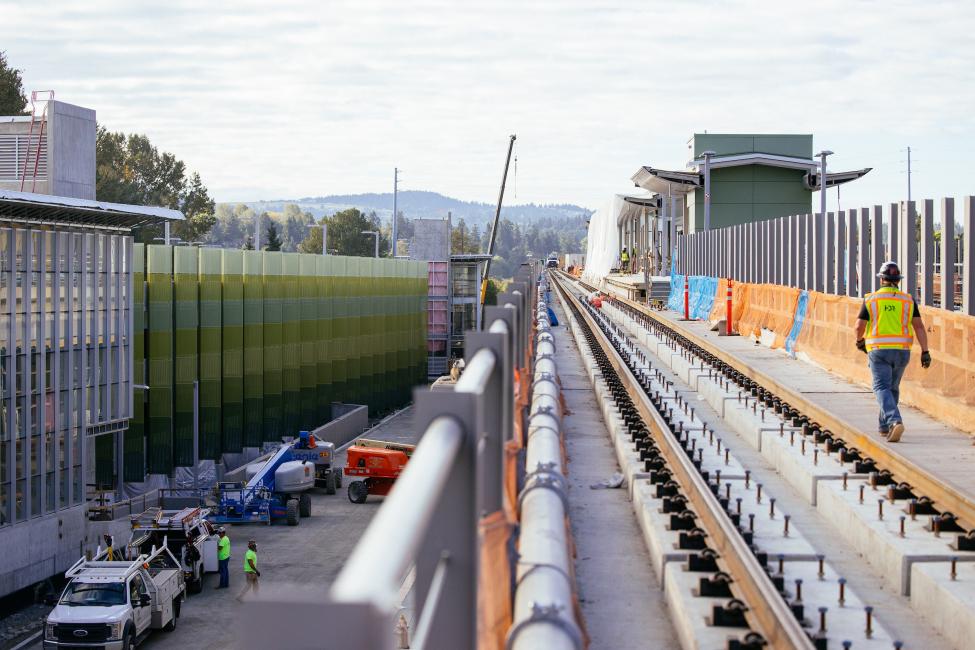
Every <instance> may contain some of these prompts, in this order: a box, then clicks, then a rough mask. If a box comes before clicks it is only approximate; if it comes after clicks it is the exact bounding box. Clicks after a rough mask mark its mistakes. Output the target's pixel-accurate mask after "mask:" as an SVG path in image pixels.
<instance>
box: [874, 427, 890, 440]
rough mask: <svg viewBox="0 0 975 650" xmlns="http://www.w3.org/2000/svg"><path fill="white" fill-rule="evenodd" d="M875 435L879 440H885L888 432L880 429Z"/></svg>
mask: <svg viewBox="0 0 975 650" xmlns="http://www.w3.org/2000/svg"><path fill="white" fill-rule="evenodd" d="M877 435H878V436H880V437H881V438H886V437H887V436H889V435H890V431H884V430H883V429H880V430H879V431H877Z"/></svg>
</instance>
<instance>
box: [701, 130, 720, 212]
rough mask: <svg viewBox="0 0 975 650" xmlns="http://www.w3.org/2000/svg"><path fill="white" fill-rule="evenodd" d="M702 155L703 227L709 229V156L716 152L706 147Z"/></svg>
mask: <svg viewBox="0 0 975 650" xmlns="http://www.w3.org/2000/svg"><path fill="white" fill-rule="evenodd" d="M701 155H702V156H704V229H705V230H711V156H716V155H717V153H715V152H714V151H711V150H710V149H708V150H707V151H705V152H704V153H702V154H701Z"/></svg>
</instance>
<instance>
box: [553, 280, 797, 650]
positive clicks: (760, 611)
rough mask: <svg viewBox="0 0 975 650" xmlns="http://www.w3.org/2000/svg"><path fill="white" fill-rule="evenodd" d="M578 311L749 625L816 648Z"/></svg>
mask: <svg viewBox="0 0 975 650" xmlns="http://www.w3.org/2000/svg"><path fill="white" fill-rule="evenodd" d="M555 285H556V287H557V288H558V290H559V292H560V293H562V295H563V296H565V297H566V298H567V299H568V300H569V301H570V303H576V302H579V300H578V298H577V297H576V296H575V295H573V294H572V292H570V291H568V290H566V289H565V288H564V287H563V286H562V279H561V278H559V279H558V280H556V282H555ZM576 311H577V313H578V314H579V315H580V316H581V317H582V318H583V319H584V320H585V322H586V324H587V325H588V326H589V328H590V330H592V332H593V334H595V335H596V340H597V341H598V343H599V346H600V347H601V348H602V350H603V352H605V353H606V356H607V357H608V359H609V362H610V364H611V365H612V366H613V368H614V370H615V371H616V373H617V375H618V376H619V379H620V381H621V382H622V384H623V387H624V388H625V389H626V391H627V393H628V394H629V395H630V397H631V398H632V400H633V403H634V406H635V407H636V409H637V411H638V412H639V413H640V415H641V416H642V417H643V421H644V423H645V424H646V425H647V427H648V429H649V430H650V432H651V433H652V435H653V436H654V438H656V439H657V441H658V443H659V448H660V452H661V454H662V455H663V457H664V458H665V460H666V461H667V464H668V466H669V468H670V469H671V471H672V472H673V476H674V480H675V481H676V482H677V483H678V484H679V485H680V486H681V488H682V490H683V491H684V494H685V496H686V497H687V499H688V503H690V504H691V506H692V507H693V509H694V511H695V513H696V514H697V515H698V517H699V519H700V524H701V527H702V528H703V529H704V530H705V531H706V532H707V536H708V544H709V546H711V547H712V548H714V550H715V551H717V552H718V553H719V555H720V558H721V560H722V561H723V563H724V564H725V565H727V567H728V569H729V573H730V574H731V575H732V577H733V578H734V582H733V585H734V586H735V587H736V588H737V590H738V591H740V592H741V595H742V596H743V600H744V601H745V603H746V604H747V605H748V611H747V612H746V613H745V617H746V619H748V620H749V621H750V622H751V623H752V625H753V627H754V629H756V630H757V631H759V632H761V634H762V635H763V636H764V637H765V640H766V641H767V642H768V643H769V647H770V648H779V649H786V648H790V649H791V648H805V649H808V650H812V649H813V648H814V646H813V643H812V641H811V640H810V638H809V636H808V635H807V634H806V631H805V630H804V629H803V627H802V625H800V623H799V621H797V620H796V618H795V616H794V615H793V613H792V610H791V609H790V608H789V606H788V604H787V603H786V602H785V600H783V598H782V596H781V594H780V593H779V592H778V590H777V589H776V587H775V585H774V584H772V580H771V579H770V578H769V576H768V574H767V573H766V572H765V570H764V569H763V568H762V566H761V565H760V564H759V563H758V559H757V558H756V557H755V556H754V554H753V553H752V551H751V549H750V548H749V547H748V545H747V544H746V543H745V540H744V539H743V538H742V536H741V533H740V532H739V531H738V529H737V528H736V527H735V525H734V524H733V523H732V522H731V519H730V518H729V517H728V515H727V513H726V512H725V511H724V509H723V508H722V507H721V504H720V503H719V502H718V499H717V497H716V496H715V495H714V493H712V492H711V490H710V488H709V487H708V485H707V483H706V482H705V481H704V478H703V477H702V476H701V475H700V473H699V472H698V471H697V468H695V467H694V465H693V464H692V463H691V461H690V459H689V458H688V457H687V455H686V454H685V453H684V450H683V449H682V448H680V447H679V446H678V444H677V441H676V440H675V439H674V437H673V435H671V434H670V432H669V429H668V427H667V424H666V423H665V422H664V420H663V418H662V417H661V416H660V414H659V413H657V411H656V409H654V408H653V407H652V405H651V404H650V401H649V398H648V397H647V395H646V394H645V393H644V392H643V391H642V390H640V389H639V388H638V386H639V382H637V380H636V378H635V377H634V376H633V373H632V371H631V370H630V368H629V366H627V364H626V362H625V361H624V360H623V359H622V357H620V355H619V353H618V352H617V351H616V350H615V349H614V348H613V346H612V345H610V344H609V342H608V341H607V339H606V336H605V334H604V333H603V332H602V330H601V329H600V328H599V326H598V324H597V323H596V322H595V320H594V319H593V318H592V316H590V315H589V314H588V313H587V311H586V309H585V308H584V307H583V308H579V307H577V308H576Z"/></svg>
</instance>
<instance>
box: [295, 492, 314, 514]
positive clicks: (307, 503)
mask: <svg viewBox="0 0 975 650" xmlns="http://www.w3.org/2000/svg"><path fill="white" fill-rule="evenodd" d="M298 514H299V515H300V516H302V517H311V495H309V494H308V493H307V492H304V493H302V494H301V496H299V497H298Z"/></svg>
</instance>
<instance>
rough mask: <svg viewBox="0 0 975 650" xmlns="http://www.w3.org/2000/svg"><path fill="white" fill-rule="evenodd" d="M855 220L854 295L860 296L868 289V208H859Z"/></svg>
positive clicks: (869, 273)
mask: <svg viewBox="0 0 975 650" xmlns="http://www.w3.org/2000/svg"><path fill="white" fill-rule="evenodd" d="M858 216H859V219H858V221H857V269H858V273H857V275H858V282H857V293H856V295H858V296H860V297H861V298H862V297H863V296H865V295H867V293H869V291H870V287H871V282H870V276H871V275H873V273H871V271H870V241H871V240H870V237H871V234H872V233H871V230H870V209H869V208H860V210H859V215H858Z"/></svg>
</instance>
